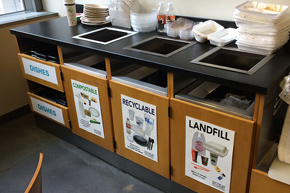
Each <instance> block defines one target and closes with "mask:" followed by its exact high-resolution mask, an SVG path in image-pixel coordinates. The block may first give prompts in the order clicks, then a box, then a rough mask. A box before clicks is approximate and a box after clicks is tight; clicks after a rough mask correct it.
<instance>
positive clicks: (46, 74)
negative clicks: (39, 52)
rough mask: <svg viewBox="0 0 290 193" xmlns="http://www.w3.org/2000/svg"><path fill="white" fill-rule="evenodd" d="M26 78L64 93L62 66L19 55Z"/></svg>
mask: <svg viewBox="0 0 290 193" xmlns="http://www.w3.org/2000/svg"><path fill="white" fill-rule="evenodd" d="M18 57H19V61H20V64H21V69H22V72H23V76H24V78H26V79H28V80H31V81H34V82H37V83H40V84H43V85H45V86H48V87H50V88H53V89H56V90H58V91H61V92H63V91H64V90H63V83H62V80H61V75H60V65H59V64H55V63H52V62H46V61H42V60H40V59H36V58H34V57H31V56H28V55H26V54H18Z"/></svg>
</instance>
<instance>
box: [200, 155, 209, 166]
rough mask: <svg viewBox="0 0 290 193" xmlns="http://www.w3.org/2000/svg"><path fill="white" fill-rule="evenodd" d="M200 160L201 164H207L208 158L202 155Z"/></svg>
mask: <svg viewBox="0 0 290 193" xmlns="http://www.w3.org/2000/svg"><path fill="white" fill-rule="evenodd" d="M201 162H202V165H204V166H207V163H208V158H207V157H204V156H201Z"/></svg>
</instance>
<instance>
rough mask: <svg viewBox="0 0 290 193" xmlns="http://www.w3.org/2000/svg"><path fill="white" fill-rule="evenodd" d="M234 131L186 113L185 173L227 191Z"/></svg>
mask: <svg viewBox="0 0 290 193" xmlns="http://www.w3.org/2000/svg"><path fill="white" fill-rule="evenodd" d="M234 138H235V132H234V131H231V130H228V129H225V128H222V127H219V126H217V125H213V124H210V123H207V122H205V121H201V120H198V119H194V118H191V117H188V116H186V140H185V175H186V176H188V177H190V178H193V179H195V180H197V181H199V182H201V183H203V184H206V185H208V186H210V187H213V188H215V189H217V190H220V191H221V192H226V193H229V192H230V182H231V173H232V159H233V148H234Z"/></svg>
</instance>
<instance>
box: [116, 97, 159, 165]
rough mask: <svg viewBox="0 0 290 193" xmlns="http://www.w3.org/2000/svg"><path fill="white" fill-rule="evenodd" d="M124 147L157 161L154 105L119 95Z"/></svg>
mask: <svg viewBox="0 0 290 193" xmlns="http://www.w3.org/2000/svg"><path fill="white" fill-rule="evenodd" d="M121 100H122V101H121V102H122V116H123V128H124V138H125V146H126V148H128V149H130V150H132V151H134V152H136V153H138V154H140V155H143V156H145V157H147V158H149V159H152V160H154V161H156V162H158V154H157V147H158V146H157V144H158V143H157V127H156V125H157V124H156V122H157V120H156V113H157V112H156V106H154V105H151V104H148V103H145V102H143V101H140V100H137V99H134V98H131V97H128V96H125V95H121Z"/></svg>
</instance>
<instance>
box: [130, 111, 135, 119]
mask: <svg viewBox="0 0 290 193" xmlns="http://www.w3.org/2000/svg"><path fill="white" fill-rule="evenodd" d="M134 116H135V111H133V110H132V109H129V118H130V120H131V121H133V120H134Z"/></svg>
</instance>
